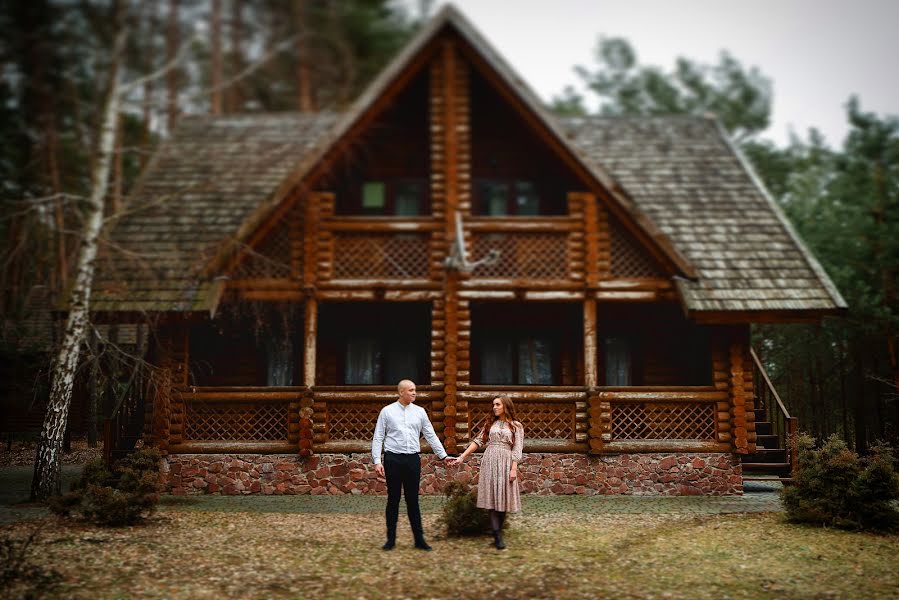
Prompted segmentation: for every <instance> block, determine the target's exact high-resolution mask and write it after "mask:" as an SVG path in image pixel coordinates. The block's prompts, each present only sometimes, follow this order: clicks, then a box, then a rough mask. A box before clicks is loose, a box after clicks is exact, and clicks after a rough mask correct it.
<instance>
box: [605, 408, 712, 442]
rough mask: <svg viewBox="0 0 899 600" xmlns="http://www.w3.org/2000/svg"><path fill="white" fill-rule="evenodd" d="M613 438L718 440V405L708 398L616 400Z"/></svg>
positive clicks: (613, 411)
mask: <svg viewBox="0 0 899 600" xmlns="http://www.w3.org/2000/svg"><path fill="white" fill-rule="evenodd" d="M612 439H613V440H714V439H715V405H714V404H710V403H707V402H706V403H698V402H697V403H692V402H691V403H684V402H620V403H616V402H613V403H612Z"/></svg>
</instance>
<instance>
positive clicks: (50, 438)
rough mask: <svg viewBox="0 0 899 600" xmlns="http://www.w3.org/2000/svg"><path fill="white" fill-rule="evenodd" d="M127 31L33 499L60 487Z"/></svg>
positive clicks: (116, 62) (112, 77) (112, 73)
mask: <svg viewBox="0 0 899 600" xmlns="http://www.w3.org/2000/svg"><path fill="white" fill-rule="evenodd" d="M127 36H128V30H127V28H126V27H125V26H124V24H123V26H122V28H121V30H120V32H119V34H118V36H117V37H116V41H115V45H114V46H113V50H112V52H113V54H112V61H111V63H110V68H109V92H108V97H107V100H106V103H105V105H104V107H103V121H102V125H101V130H100V141H99V145H98V152H97V158H96V162H95V164H94V172H93V177H92V186H91V188H92V189H91V194H90V197H89V198H88V200H87V205H86V208H85V215H84V217H85V222H84V228H83V230H82V237H81V243H80V249H79V253H78V263H77V267H76V271H75V282H74V284H73V286H72V291H71V296H70V302H69V316H68V320H67V322H66V328H65V333H64V334H63V339H62V344H61V346H60V349H59V353H58V354H57V357H56V363H55V367H54V376H53V383H52V387H51V390H50V404H49V406H48V407H47V414H46V416H45V417H44V426H43V429H42V431H41V439H40V443H39V444H38V448H37V456H36V457H35V461H34V478H33V479H32V482H31V499H32V500H45V499H47V498H48V497H49V496H50V495H53V494H58V493H59V491H60V489H59V488H60V483H59V482H60V480H59V465H60V453H61V452H62V442H63V436H64V434H65V430H66V426H67V424H68V412H69V405H70V403H71V397H72V386H73V384H74V381H75V369H76V368H77V366H78V360H79V357H80V353H81V345H82V343H83V341H84V338H85V335H84V334H85V331H86V330H87V326H88V322H89V318H90V316H89V310H90V294H91V283H92V281H93V276H94V263H95V260H96V258H97V248H98V239H99V237H100V230H101V228H102V227H103V207H104V200H105V198H106V193H107V189H108V186H109V172H110V169H111V165H112V161H113V151H114V146H115V132H116V125H117V121H118V117H119V106H120V103H121V94H122V89H121V86H120V73H121V69H120V61H121V59H122V55H123V54H124V51H125V42H126V40H127Z"/></svg>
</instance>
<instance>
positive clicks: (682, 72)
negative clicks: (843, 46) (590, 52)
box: [553, 38, 771, 142]
mask: <svg viewBox="0 0 899 600" xmlns="http://www.w3.org/2000/svg"><path fill="white" fill-rule="evenodd" d="M596 59H597V61H598V63H599V66H598V68H597V69H596V70H595V71H591V70H590V69H588V68H586V67H583V66H578V67H575V71H576V73H577V74H578V76H579V77H580V79H581V81H582V82H583V83H584V84H585V85H586V86H587V88H588V89H589V90H591V91H592V92H594V93H596V94H597V95H598V96H599V98H600V105H599V114H601V115H654V114H685V113H686V114H696V115H703V114H708V113H712V114H714V115H715V116H716V117H717V118H718V119H719V120H720V121H721V124H722V125H723V126H724V128H725V129H727V131H728V132H729V133H730V134H731V135H732V136H733V137H734V139H735V140H736V141H737V142H742V141H744V140H746V139H749V138H751V137H752V136H754V135H755V134H756V133H758V132H760V131H763V130H764V129H766V128H767V127H768V124H769V120H770V115H771V82H770V81H769V80H768V78H767V77H765V76H764V75H762V74H761V73H760V72H759V71H758V69H756V68H755V67H753V68H750V69H749V70H746V69H744V68H743V66H742V65H741V64H740V63H739V62H738V61H737V60H736V59H735V58H734V57H733V56H731V55H730V54H729V53H727V52H722V53H721V57H720V58H719V60H718V64H716V65H702V64H698V63H696V62H694V61H692V60H688V59H686V58H678V59H677V61H676V64H675V67H674V69H673V70H672V71H671V72H665V71H663V70H661V69H659V68H657V67H647V66H643V65H640V64H639V62H638V61H637V53H636V51H635V50H634V48H633V47H632V46H631V44H630V43H629V42H628V41H627V40H625V39H622V38H600V40H599V43H598V45H597V48H596ZM553 108H554V109H556V110H559V111H560V112H563V113H568V114H571V112H572V110H574V111H575V112H577V111H580V110H583V99H582V98H580V96H579V95H578V94H577V93H576V92H574V90H573V88H570V87H569V88H567V89H566V90H565V91H564V92H563V96H562V97H560V98H556V99H554V102H553Z"/></svg>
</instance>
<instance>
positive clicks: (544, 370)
mask: <svg viewBox="0 0 899 600" xmlns="http://www.w3.org/2000/svg"><path fill="white" fill-rule="evenodd" d="M555 359H556V352H555V348H554V344H553V343H552V340H550V339H549V338H548V337H541V336H531V335H525V336H515V335H510V336H505V337H492V338H487V339H485V340H484V341H483V342H482V344H481V349H480V365H481V373H480V375H481V380H480V383H482V384H487V385H556V384H557V383H558V381H557V374H556V371H557V370H556V369H555V362H556V360H555Z"/></svg>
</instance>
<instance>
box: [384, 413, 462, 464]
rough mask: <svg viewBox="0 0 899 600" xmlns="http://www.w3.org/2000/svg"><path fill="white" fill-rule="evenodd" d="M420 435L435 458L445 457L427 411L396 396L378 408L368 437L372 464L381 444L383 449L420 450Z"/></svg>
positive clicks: (413, 452)
mask: <svg viewBox="0 0 899 600" xmlns="http://www.w3.org/2000/svg"><path fill="white" fill-rule="evenodd" d="M422 435H424V436H425V439H426V440H427V442H428V444H430V445H431V449H432V450H433V451H434V453H435V454H436V455H437V457H438V458H440V459H444V458H446V456H447V454H446V450H444V449H443V444H441V443H440V439H439V438H438V437H437V433H436V432H435V431H434V426H433V425H431V421H430V419H428V413H427V412H426V411H425V409H423V408H422V407H420V406H416V405H415V403H414V402H411V403H409V404H408V405H407V406H403V404H402V403H401V402H400V401H399V400H397V401H396V402H394V403H393V404H388V405H387V406H385V407H384V408H382V409H381V413H380V414H379V415H378V424H377V425H375V435H374V437H373V438H372V440H371V458H372V460H373V461H374V464H376V465H377V464H380V463H381V446H382V445H383V447H384V450H385V451H387V452H394V453H396V454H415V453H418V452H419V451H420V450H421V445H420V444H419V439H420V438H421V436H422Z"/></svg>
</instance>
